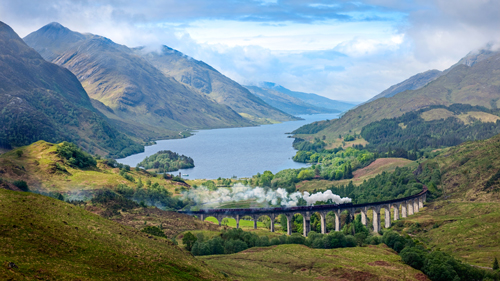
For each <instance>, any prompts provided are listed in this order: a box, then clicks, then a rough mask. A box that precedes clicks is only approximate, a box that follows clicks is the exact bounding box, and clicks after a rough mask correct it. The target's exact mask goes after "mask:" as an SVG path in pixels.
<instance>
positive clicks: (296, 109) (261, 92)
mask: <svg viewBox="0 0 500 281" xmlns="http://www.w3.org/2000/svg"><path fill="white" fill-rule="evenodd" d="M245 87H246V88H247V89H248V90H249V91H250V92H251V93H252V94H254V95H256V96H258V97H259V98H261V99H262V100H263V101H265V102H266V103H268V104H269V105H271V106H273V107H276V108H278V109H280V110H282V111H284V112H286V113H288V114H292V115H300V114H318V113H340V110H336V109H328V108H324V107H318V106H314V105H312V104H308V103H306V102H304V101H302V100H300V99H298V98H294V97H292V96H289V95H287V94H284V93H282V92H279V91H276V90H273V89H268V88H262V87H257V86H245Z"/></svg>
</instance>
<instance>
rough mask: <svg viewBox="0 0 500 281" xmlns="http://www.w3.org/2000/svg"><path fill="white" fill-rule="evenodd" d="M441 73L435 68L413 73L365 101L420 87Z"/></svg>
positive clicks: (388, 96)
mask: <svg viewBox="0 0 500 281" xmlns="http://www.w3.org/2000/svg"><path fill="white" fill-rule="evenodd" d="M442 74H443V72H441V71H439V70H437V69H433V70H427V71H425V72H422V73H419V74H416V75H413V76H412V77H410V78H408V79H406V80H404V81H403V82H400V83H398V84H395V85H392V86H391V87H389V88H388V89H387V90H384V91H383V92H381V93H380V94H378V95H376V96H374V97H373V98H371V99H369V100H368V101H367V102H371V101H374V100H376V99H379V98H390V97H393V96H394V95H396V94H398V93H401V92H404V91H406V90H417V89H420V88H422V87H423V86H425V85H427V84H429V82H432V81H434V80H436V79H437V78H438V77H440V76H441V75H442Z"/></svg>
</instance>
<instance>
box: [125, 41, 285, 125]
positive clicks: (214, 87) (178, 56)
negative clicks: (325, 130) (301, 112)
mask: <svg viewBox="0 0 500 281" xmlns="http://www.w3.org/2000/svg"><path fill="white" fill-rule="evenodd" d="M134 51H135V53H136V54H137V55H139V56H141V57H142V58H144V59H146V60H147V61H148V62H149V63H150V64H151V65H153V66H154V67H156V68H157V69H159V70H160V71H161V72H162V73H163V74H164V75H165V76H167V77H174V78H175V79H176V80H177V81H180V82H181V83H182V84H184V85H187V86H190V88H192V89H194V90H196V91H197V92H199V93H201V94H203V95H205V96H206V97H208V98H209V99H211V100H213V101H215V102H217V103H219V104H223V105H227V106H229V107H231V108H232V109H233V110H234V111H236V112H238V113H239V114H240V115H242V116H243V117H245V118H247V119H249V120H251V121H253V122H256V123H258V124H266V123H274V122H283V121H290V120H293V117H291V116H290V115H288V114H285V113H283V112H282V111H280V110H277V109H276V108H273V107H271V106H269V104H267V103H265V102H264V101H263V100H261V99H260V98H259V97H257V96H255V95H253V94H252V93H250V92H249V91H248V90H247V89H246V88H245V87H243V86H241V85H240V84H238V83H236V82H235V81H233V80H231V79H229V78H228V77H226V76H224V75H223V74H221V73H220V72H219V71H217V70H215V69H214V68H213V67H211V66H210V65H208V64H206V63H204V62H202V61H198V60H195V59H193V58H191V57H188V56H186V55H184V54H183V53H181V52H179V51H177V50H174V49H172V48H169V47H167V46H162V47H161V50H159V51H148V50H147V49H145V48H143V47H139V48H135V49H134Z"/></svg>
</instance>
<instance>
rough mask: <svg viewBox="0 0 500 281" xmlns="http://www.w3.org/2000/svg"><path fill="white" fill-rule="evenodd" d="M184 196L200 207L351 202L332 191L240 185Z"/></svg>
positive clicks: (203, 188) (198, 189) (192, 190)
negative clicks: (305, 190)
mask: <svg viewBox="0 0 500 281" xmlns="http://www.w3.org/2000/svg"><path fill="white" fill-rule="evenodd" d="M182 195H183V197H184V199H190V200H193V201H194V202H196V203H197V204H198V205H205V206H212V205H221V204H222V203H227V202H238V201H245V200H250V199H255V200H256V202H257V203H265V202H270V203H271V205H281V206H283V207H294V206H297V204H298V202H299V199H301V198H302V199H304V200H305V201H306V202H307V204H308V205H313V204H314V203H316V202H318V201H328V199H331V200H332V201H333V203H338V204H341V203H349V202H351V199H350V198H347V197H346V198H341V197H340V196H338V195H335V194H333V193H332V192H331V191H330V190H327V191H325V192H318V193H315V194H312V195H310V194H309V192H304V194H302V193H300V192H298V191H297V192H293V193H288V192H287V191H286V190H285V189H283V188H278V189H277V190H267V189H264V188H262V187H255V188H252V187H250V186H245V185H243V184H240V183H238V184H235V185H234V186H233V187H231V188H219V189H217V190H215V191H211V190H208V188H206V187H205V186H201V187H199V188H197V189H191V190H189V191H186V192H184V193H183V194H182Z"/></svg>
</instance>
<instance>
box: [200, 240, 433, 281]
mask: <svg viewBox="0 0 500 281" xmlns="http://www.w3.org/2000/svg"><path fill="white" fill-rule="evenodd" d="M200 259H201V260H203V261H204V262H205V263H207V264H208V265H210V266H212V267H214V268H215V269H217V270H219V271H221V272H224V273H226V274H227V275H229V277H230V278H231V279H232V280H248V281H250V280H286V281H293V280H422V281H423V280H428V279H427V277H426V276H425V275H423V274H422V273H421V272H420V271H418V270H415V269H413V268H411V267H410V266H407V265H405V264H404V263H403V262H402V261H401V258H400V257H399V256H398V255H397V254H396V253H395V252H394V251H393V250H391V249H389V248H387V247H386V246H385V245H379V246H368V247H363V248H361V247H357V248H343V249H328V250H325V249H311V248H308V247H306V246H303V245H279V246H273V247H264V248H251V249H248V250H246V251H243V252H240V253H237V254H232V255H219V256H202V257H200Z"/></svg>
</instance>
